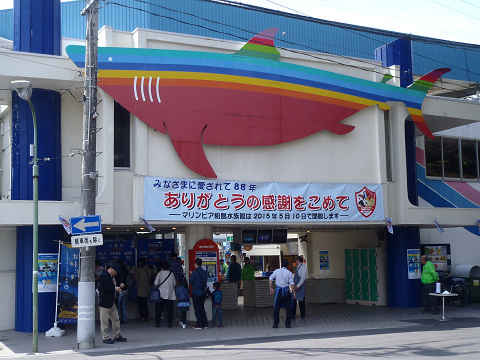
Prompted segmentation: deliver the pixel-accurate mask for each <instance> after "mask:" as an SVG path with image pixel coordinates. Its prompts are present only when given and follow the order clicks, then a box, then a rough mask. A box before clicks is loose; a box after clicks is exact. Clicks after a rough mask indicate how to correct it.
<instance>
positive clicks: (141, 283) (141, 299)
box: [135, 258, 153, 321]
mask: <svg viewBox="0 0 480 360" xmlns="http://www.w3.org/2000/svg"><path fill="white" fill-rule="evenodd" d="M152 275H153V270H152V269H150V267H149V266H148V262H147V259H145V258H140V259H139V260H138V268H137V271H136V273H135V281H136V282H137V286H138V287H137V302H138V312H139V314H140V321H148V296H149V295H150V284H151V283H150V280H151V278H152Z"/></svg>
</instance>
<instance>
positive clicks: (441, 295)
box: [428, 293, 458, 321]
mask: <svg viewBox="0 0 480 360" xmlns="http://www.w3.org/2000/svg"><path fill="white" fill-rule="evenodd" d="M428 295H431V296H439V297H441V298H442V318H441V319H438V321H450V320H452V319H447V318H445V298H446V297H454V296H458V294H454V293H439V294H438V293H428Z"/></svg>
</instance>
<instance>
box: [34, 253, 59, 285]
mask: <svg viewBox="0 0 480 360" xmlns="http://www.w3.org/2000/svg"><path fill="white" fill-rule="evenodd" d="M57 271H58V254H38V292H39V293H40V292H56V291H57Z"/></svg>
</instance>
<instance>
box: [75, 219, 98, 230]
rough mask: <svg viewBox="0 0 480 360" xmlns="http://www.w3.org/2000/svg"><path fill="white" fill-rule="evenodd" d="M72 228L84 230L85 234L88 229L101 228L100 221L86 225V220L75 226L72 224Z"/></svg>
mask: <svg viewBox="0 0 480 360" xmlns="http://www.w3.org/2000/svg"><path fill="white" fill-rule="evenodd" d="M72 226H73V227H74V228H77V229H79V230H82V231H83V232H85V231H86V230H87V228H89V227H98V226H100V223H99V222H98V221H90V222H88V223H85V219H81V220H80V221H79V222H78V223H76V224H75V225H73V224H72Z"/></svg>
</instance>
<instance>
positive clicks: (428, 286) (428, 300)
mask: <svg viewBox="0 0 480 360" xmlns="http://www.w3.org/2000/svg"><path fill="white" fill-rule="evenodd" d="M420 263H421V264H422V278H421V280H422V303H423V311H422V312H424V313H426V312H432V314H433V315H436V314H440V309H439V307H438V303H437V299H436V298H435V297H434V296H430V295H428V294H429V293H433V292H435V283H436V282H437V280H438V274H437V271H436V270H435V265H433V264H432V262H431V261H430V260H429V259H428V257H427V256H426V255H422V256H420Z"/></svg>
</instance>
